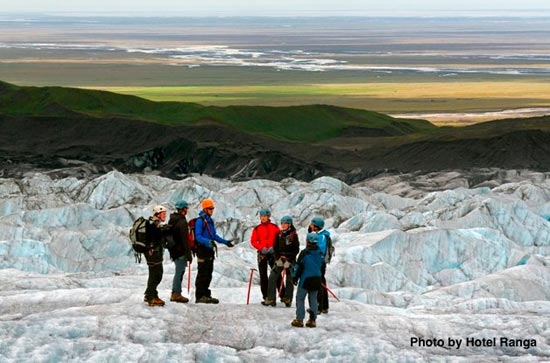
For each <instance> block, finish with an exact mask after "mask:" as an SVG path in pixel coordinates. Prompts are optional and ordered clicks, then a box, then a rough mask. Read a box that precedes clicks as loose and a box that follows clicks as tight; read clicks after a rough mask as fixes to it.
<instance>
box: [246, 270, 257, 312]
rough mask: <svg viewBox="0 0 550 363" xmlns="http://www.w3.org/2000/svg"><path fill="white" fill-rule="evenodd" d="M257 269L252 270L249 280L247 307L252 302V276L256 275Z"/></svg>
mask: <svg viewBox="0 0 550 363" xmlns="http://www.w3.org/2000/svg"><path fill="white" fill-rule="evenodd" d="M254 271H256V269H255V268H251V269H250V278H249V279H248V294H247V295H246V305H248V303H249V302H250V288H251V287H252V276H253V275H254Z"/></svg>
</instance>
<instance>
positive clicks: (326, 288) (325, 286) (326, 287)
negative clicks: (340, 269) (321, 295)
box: [321, 284, 340, 302]
mask: <svg viewBox="0 0 550 363" xmlns="http://www.w3.org/2000/svg"><path fill="white" fill-rule="evenodd" d="M321 285H323V287H324V288H325V290H327V291H328V292H329V293H330V294H331V295H332V297H333V298H335V299H336V301H338V302H340V299H338V296H336V295H334V293H333V292H332V291H331V290H330V289H329V288H328V286H327V285H325V284H321Z"/></svg>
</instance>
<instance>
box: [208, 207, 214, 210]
mask: <svg viewBox="0 0 550 363" xmlns="http://www.w3.org/2000/svg"><path fill="white" fill-rule="evenodd" d="M206 210H214V207H210V208H206Z"/></svg>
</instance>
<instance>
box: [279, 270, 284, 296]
mask: <svg viewBox="0 0 550 363" xmlns="http://www.w3.org/2000/svg"><path fill="white" fill-rule="evenodd" d="M285 277H286V268H285V267H283V272H281V286H279V297H281V293H282V292H283V286H285Z"/></svg>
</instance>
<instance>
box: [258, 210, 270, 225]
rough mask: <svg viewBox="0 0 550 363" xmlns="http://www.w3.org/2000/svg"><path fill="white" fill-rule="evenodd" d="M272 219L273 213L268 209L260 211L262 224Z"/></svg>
mask: <svg viewBox="0 0 550 363" xmlns="http://www.w3.org/2000/svg"><path fill="white" fill-rule="evenodd" d="M270 218H271V211H270V210H269V209H268V208H262V209H260V221H261V222H262V223H267V222H269V219H270Z"/></svg>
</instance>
